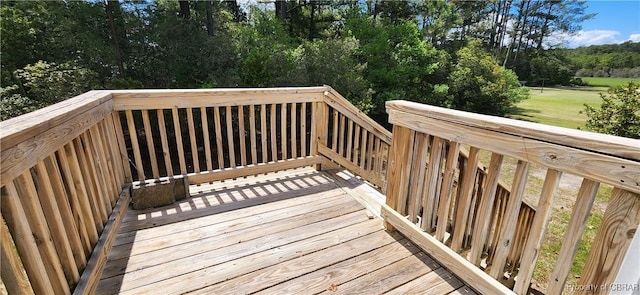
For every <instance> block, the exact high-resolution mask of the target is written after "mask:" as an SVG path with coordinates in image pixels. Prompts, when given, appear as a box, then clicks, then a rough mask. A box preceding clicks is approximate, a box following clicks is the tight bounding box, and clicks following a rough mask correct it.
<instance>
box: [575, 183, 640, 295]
mask: <svg viewBox="0 0 640 295" xmlns="http://www.w3.org/2000/svg"><path fill="white" fill-rule="evenodd" d="M639 224H640V195H639V194H635V193H632V192H629V191H625V190H623V189H621V188H617V187H614V188H613V191H612V192H611V199H610V200H609V204H608V205H607V209H606V210H605V212H604V216H603V217H602V224H601V225H600V229H599V230H598V233H597V234H596V237H595V239H594V241H593V245H592V246H591V251H590V253H589V257H588V259H587V262H586V263H585V266H584V272H583V274H582V276H581V277H580V282H579V283H578V284H580V285H587V284H588V285H590V286H597V287H598V288H600V290H606V293H608V292H610V291H614V290H611V289H610V288H611V287H619V288H638V286H626V285H625V286H622V284H619V285H614V286H612V284H613V283H614V281H615V280H616V276H617V275H618V273H619V272H620V268H621V266H622V263H623V261H624V259H625V256H626V254H627V251H628V250H629V246H630V245H631V241H632V240H633V237H634V236H635V235H637V234H638V233H637V232H636V231H637V229H638V225H639ZM631 250H632V251H637V249H631Z"/></svg>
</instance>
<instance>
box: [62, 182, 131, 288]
mask: <svg viewBox="0 0 640 295" xmlns="http://www.w3.org/2000/svg"><path fill="white" fill-rule="evenodd" d="M130 200H131V192H130V186H129V185H127V186H125V187H124V188H123V190H122V193H121V194H120V197H119V198H118V201H117V202H116V206H115V208H114V209H113V211H112V212H111V216H110V217H109V220H108V221H107V224H106V225H105V227H104V230H103V231H102V234H101V235H100V239H98V243H96V245H95V247H94V249H93V253H92V254H91V258H89V261H88V262H87V267H85V269H84V272H83V273H82V276H81V277H80V282H79V283H78V285H77V286H76V288H75V289H74V290H73V294H74V295H76V294H94V293H95V291H96V288H97V286H98V283H99V281H100V276H101V274H102V271H103V269H104V266H105V264H106V262H107V255H108V254H109V251H111V247H112V246H113V243H114V241H115V238H116V233H117V231H118V227H119V226H120V223H121V222H122V218H123V217H124V213H125V211H126V210H127V207H128V206H129V201H130Z"/></svg>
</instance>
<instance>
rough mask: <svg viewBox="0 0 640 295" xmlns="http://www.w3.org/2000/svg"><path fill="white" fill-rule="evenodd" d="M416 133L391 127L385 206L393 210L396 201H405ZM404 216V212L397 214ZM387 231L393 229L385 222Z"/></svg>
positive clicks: (396, 205)
mask: <svg viewBox="0 0 640 295" xmlns="http://www.w3.org/2000/svg"><path fill="white" fill-rule="evenodd" d="M415 134H416V132H415V131H413V130H411V129H409V128H406V127H402V126H398V125H393V134H392V139H391V147H390V148H389V168H388V170H387V189H386V192H385V195H386V196H387V201H386V203H387V205H388V206H389V207H391V208H393V210H397V209H398V208H399V204H398V200H405V201H406V196H407V193H408V192H409V178H410V174H411V160H412V156H413V140H414V137H415ZM399 213H400V214H404V212H399ZM384 226H385V228H386V229H387V230H389V231H393V230H394V228H393V226H392V225H391V224H389V223H388V222H387V221H386V220H385V222H384Z"/></svg>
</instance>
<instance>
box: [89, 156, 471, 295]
mask: <svg viewBox="0 0 640 295" xmlns="http://www.w3.org/2000/svg"><path fill="white" fill-rule="evenodd" d="M337 177H342V178H345V177H347V178H348V177H351V176H350V174H348V173H345V172H337V171H332V172H319V171H316V170H314V169H311V168H302V169H295V170H287V171H282V172H277V173H269V174H267V175H260V176H251V177H247V178H240V179H236V180H229V181H225V182H215V183H212V184H205V185H200V186H191V187H190V190H191V196H192V197H191V198H188V199H185V200H182V201H179V202H178V203H175V204H173V205H169V206H165V207H161V208H154V209H148V210H137V211H136V210H129V211H128V212H127V213H126V214H127V215H126V216H125V218H124V220H123V222H122V225H121V227H120V229H119V232H118V234H117V239H116V242H115V244H114V246H113V248H112V250H111V252H110V253H109V256H108V258H109V260H108V262H107V264H106V266H105V269H104V271H103V274H102V278H101V281H100V283H99V285H98V289H97V293H98V294H115V293H122V294H156V293H162V294H183V293H197V294H219V293H233V294H249V293H261V294H282V293H302V294H317V293H325V294H333V293H337V294H354V293H362V294H372V293H387V292H388V293H394V294H404V293H413V294H416V293H423V294H426V293H428V294H448V293H452V292H457V293H456V294H474V293H473V291H472V290H471V289H470V288H469V287H468V286H465V285H464V283H463V282H461V281H460V280H459V279H458V278H456V277H455V276H453V275H452V274H450V273H449V272H448V271H447V270H446V269H445V268H443V267H442V266H441V265H439V264H438V263H437V262H436V261H434V260H433V259H431V258H430V257H429V256H428V255H426V254H424V253H422V252H420V250H419V249H418V248H417V247H416V246H415V245H413V244H412V243H411V242H409V241H408V240H406V239H405V238H404V237H403V236H401V235H400V234H398V233H397V232H395V233H389V232H387V231H385V230H384V228H383V226H382V221H381V220H380V219H377V218H373V216H374V215H373V214H371V213H370V212H368V211H367V210H366V209H365V207H363V206H362V205H361V204H360V203H359V202H358V201H356V200H355V199H354V198H353V197H352V196H353V195H354V192H356V191H357V190H358V189H359V186H358V185H356V184H357V182H354V181H353V180H355V179H350V180H349V181H347V182H345V181H341V180H340V179H338V178H337ZM346 184H351V185H350V187H345V188H343V187H342V186H344V185H346ZM360 185H362V186H366V184H364V183H360ZM363 188H364V187H363ZM363 192H365V193H366V194H370V193H372V190H370V189H368V190H364V189H363Z"/></svg>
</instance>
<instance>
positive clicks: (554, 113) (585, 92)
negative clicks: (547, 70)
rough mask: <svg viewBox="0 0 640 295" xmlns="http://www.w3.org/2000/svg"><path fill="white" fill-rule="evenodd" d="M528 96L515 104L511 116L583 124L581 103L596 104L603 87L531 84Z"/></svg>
mask: <svg viewBox="0 0 640 295" xmlns="http://www.w3.org/2000/svg"><path fill="white" fill-rule="evenodd" d="M530 89H531V92H530V95H531V97H530V98H529V99H527V100H524V101H522V102H520V103H518V104H517V107H518V112H517V113H516V114H514V115H511V117H512V118H514V119H520V120H526V121H531V122H536V123H542V124H547V125H555V126H560V127H567V128H573V129H576V128H584V123H585V121H586V120H587V116H586V115H584V114H580V111H583V110H584V105H585V104H588V105H591V106H599V105H600V103H601V102H602V101H601V99H600V93H601V92H602V93H606V92H607V88H606V87H575V88H574V87H554V88H548V87H545V88H544V89H541V88H540V87H531V88H530Z"/></svg>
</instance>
